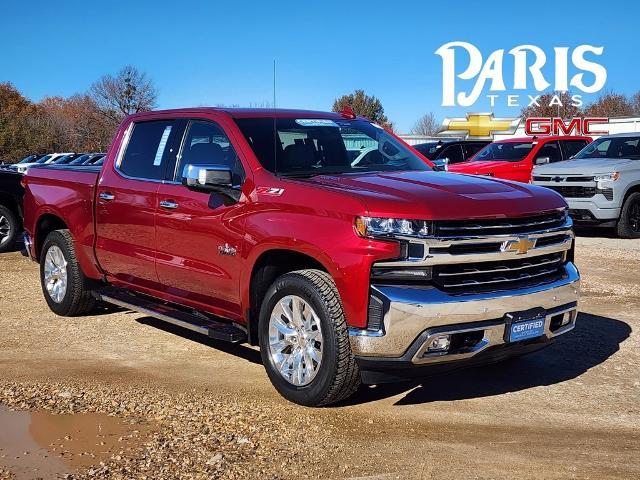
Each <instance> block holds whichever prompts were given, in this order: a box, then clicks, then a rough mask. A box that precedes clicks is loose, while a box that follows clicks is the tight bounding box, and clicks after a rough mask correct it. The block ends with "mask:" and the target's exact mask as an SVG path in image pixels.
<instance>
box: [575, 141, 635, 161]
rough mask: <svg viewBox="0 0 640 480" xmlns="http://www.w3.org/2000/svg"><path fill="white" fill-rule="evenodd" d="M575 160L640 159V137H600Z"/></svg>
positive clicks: (577, 155) (581, 151) (578, 154)
mask: <svg viewBox="0 0 640 480" xmlns="http://www.w3.org/2000/svg"><path fill="white" fill-rule="evenodd" d="M573 158H612V159H618V158H628V159H632V160H637V159H638V158H640V137H609V138H607V137H600V138H599V139H597V140H596V141H594V142H593V143H590V144H589V145H587V146H586V147H584V148H583V149H582V150H580V151H579V152H578V153H577V154H576V156H575V157H573Z"/></svg>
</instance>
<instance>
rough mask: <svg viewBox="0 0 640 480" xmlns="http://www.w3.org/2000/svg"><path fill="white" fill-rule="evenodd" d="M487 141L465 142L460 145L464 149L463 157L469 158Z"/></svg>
mask: <svg viewBox="0 0 640 480" xmlns="http://www.w3.org/2000/svg"><path fill="white" fill-rule="evenodd" d="M486 145H487V143H465V144H463V145H462V149H463V150H464V159H465V160H469V159H470V158H471V157H473V156H474V155H475V154H476V153H478V152H479V151H480V150H482V148H483V147H484V146H486Z"/></svg>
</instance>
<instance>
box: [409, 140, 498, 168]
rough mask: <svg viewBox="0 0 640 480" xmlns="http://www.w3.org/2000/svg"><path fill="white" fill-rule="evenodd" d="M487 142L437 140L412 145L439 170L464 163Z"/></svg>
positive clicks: (487, 142)
mask: <svg viewBox="0 0 640 480" xmlns="http://www.w3.org/2000/svg"><path fill="white" fill-rule="evenodd" d="M489 143H491V142H489V141H476V140H438V141H437V142H426V143H418V144H417V145H412V147H413V148H415V149H416V150H418V151H419V152H420V153H421V154H422V155H424V156H425V157H427V158H428V159H429V160H431V161H432V162H433V163H434V164H435V165H436V166H437V167H438V169H440V170H445V169H446V168H447V166H448V165H454V164H457V163H462V162H466V161H467V160H469V159H470V158H471V157H473V156H474V155H475V154H476V153H478V152H479V151H480V150H482V149H483V148H484V147H486V146H487V145H488V144H489Z"/></svg>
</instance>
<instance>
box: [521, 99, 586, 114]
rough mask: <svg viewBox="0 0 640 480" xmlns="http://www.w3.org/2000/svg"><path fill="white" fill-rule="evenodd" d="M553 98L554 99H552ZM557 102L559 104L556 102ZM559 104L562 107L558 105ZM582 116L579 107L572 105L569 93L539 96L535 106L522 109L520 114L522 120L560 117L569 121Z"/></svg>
mask: <svg viewBox="0 0 640 480" xmlns="http://www.w3.org/2000/svg"><path fill="white" fill-rule="evenodd" d="M554 97H556V98H555V99H554ZM558 100H559V102H558ZM560 103H561V104H562V105H560ZM581 115H582V111H581V110H580V107H576V106H575V105H573V101H572V100H571V92H550V93H545V94H544V95H541V96H540V98H539V99H538V100H537V105H536V104H533V105H531V106H527V107H524V108H523V109H522V111H521V112H520V116H522V117H523V118H528V117H560V118H564V119H565V120H566V119H570V118H573V117H579V116H581Z"/></svg>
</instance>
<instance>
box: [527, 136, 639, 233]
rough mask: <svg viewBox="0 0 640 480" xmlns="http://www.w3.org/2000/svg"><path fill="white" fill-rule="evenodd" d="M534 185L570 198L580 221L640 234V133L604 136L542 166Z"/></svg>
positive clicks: (575, 217)
mask: <svg viewBox="0 0 640 480" xmlns="http://www.w3.org/2000/svg"><path fill="white" fill-rule="evenodd" d="M533 183H534V184H536V185H541V186H544V187H548V188H551V189H553V190H555V191H556V192H558V193H559V194H561V195H562V196H563V197H565V199H566V200H567V203H568V204H569V209H570V210H569V213H570V214H571V216H572V217H573V219H574V221H575V222H576V224H591V225H598V226H605V227H615V228H616V230H617V232H618V235H619V236H620V237H623V238H640V133H620V134H617V135H607V136H605V137H600V138H598V139H597V140H596V141H594V142H593V143H590V144H589V145H587V146H586V147H585V148H583V149H582V150H580V151H579V152H578V153H577V154H576V155H575V156H574V157H572V159H570V160H567V161H564V162H558V163H553V164H547V165H540V166H538V167H536V168H535V169H534V170H533Z"/></svg>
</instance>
